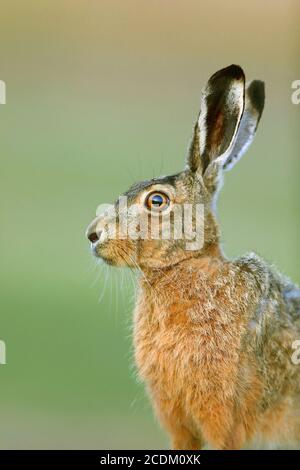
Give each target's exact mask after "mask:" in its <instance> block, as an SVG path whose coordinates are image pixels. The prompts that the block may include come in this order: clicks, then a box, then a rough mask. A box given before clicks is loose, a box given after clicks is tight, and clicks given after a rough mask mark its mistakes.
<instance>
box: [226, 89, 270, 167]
mask: <svg viewBox="0 0 300 470" xmlns="http://www.w3.org/2000/svg"><path fill="white" fill-rule="evenodd" d="M264 104H265V85H264V82H261V81H260V80H254V81H253V82H251V83H249V85H248V86H247V89H246V97H245V110H244V113H243V117H242V120H241V123H240V126H239V130H238V133H237V136H236V138H235V141H234V145H233V147H232V150H231V152H230V155H229V156H228V157H227V159H226V160H225V161H224V163H223V169H224V170H226V171H227V170H230V169H231V168H232V167H233V166H234V165H235V164H236V163H237V162H238V161H239V159H240V158H241V157H242V156H243V155H244V153H245V152H246V151H247V149H248V147H249V145H250V144H251V142H252V140H253V139H254V135H255V132H256V129H257V126H258V123H259V121H260V118H261V115H262V112H263V109H264Z"/></svg>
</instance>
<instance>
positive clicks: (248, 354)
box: [87, 65, 300, 450]
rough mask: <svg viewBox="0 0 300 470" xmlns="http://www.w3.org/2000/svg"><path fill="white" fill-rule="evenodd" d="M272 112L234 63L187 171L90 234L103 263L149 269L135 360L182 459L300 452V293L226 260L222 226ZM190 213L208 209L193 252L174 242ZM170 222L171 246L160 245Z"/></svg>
mask: <svg viewBox="0 0 300 470" xmlns="http://www.w3.org/2000/svg"><path fill="white" fill-rule="evenodd" d="M263 107H264V84H263V83H262V82H261V81H253V82H251V83H249V84H248V85H246V84H245V76H244V73H243V70H242V69H241V68H240V67H239V66H236V65H231V66H229V67H227V68H224V69H222V70H220V71H218V72H217V73H215V74H214V75H213V76H212V77H211V78H210V80H209V82H208V84H207V86H206V87H205V88H204V90H203V91H202V95H201V104H200V112H199V116H198V119H197V122H196V124H195V126H194V130H193V136H192V140H191V144H190V146H189V150H188V153H187V158H186V165H185V169H184V170H183V171H182V172H181V173H178V174H176V175H173V176H164V177H159V178H154V179H152V180H149V181H143V182H141V183H138V184H135V185H133V186H132V187H131V188H130V189H129V191H127V192H126V193H125V194H124V195H123V198H126V201H127V210H125V209H124V207H125V206H124V207H123V206H122V208H121V202H120V199H119V200H118V201H117V202H116V203H115V204H114V206H113V210H112V211H106V213H105V214H102V215H100V216H98V217H97V218H96V219H95V220H94V221H93V222H92V223H91V224H90V226H89V227H88V230H87V236H88V238H89V240H90V241H91V245H92V251H93V253H94V254H95V255H96V256H97V257H100V258H102V259H103V260H104V261H106V262H107V263H109V264H111V265H115V266H121V265H123V266H124V265H126V266H129V267H133V268H138V270H139V281H138V296H137V300H136V307H135V314H134V347H135V360H136V365H137V368H138V372H139V376H140V377H141V379H142V380H143V381H144V382H145V384H146V387H147V391H148V393H149V395H150V397H151V400H152V403H153V407H154V409H155V412H156V414H157V416H158V418H159V420H160V422H161V424H162V425H163V427H164V428H165V429H166V430H167V431H168V433H169V435H170V438H171V445H172V448H173V449H186V450H189V449H201V448H203V447H204V446H205V447H209V448H213V449H240V448H242V447H243V448H245V447H246V448H291V447H294V448H297V447H300V369H299V367H300V366H297V365H295V364H294V363H293V361H292V355H293V352H294V349H293V344H294V342H295V341H296V340H297V339H300V315H299V314H300V290H299V288H297V287H296V286H295V285H294V284H292V283H291V282H290V281H289V280H288V279H287V278H285V277H284V276H282V275H281V274H279V273H278V272H277V271H276V270H274V269H273V268H272V267H270V266H269V264H268V263H266V262H265V261H264V260H263V259H261V258H260V257H258V256H257V255H256V254H252V253H251V254H247V255H246V256H243V257H241V258H239V259H236V260H234V261H230V260H228V259H227V258H226V257H225V255H224V254H223V252H222V249H221V247H220V235H219V227H218V223H217V221H216V218H215V203H216V198H217V194H218V191H219V189H220V186H221V183H222V176H223V171H224V170H228V169H230V168H231V167H232V166H233V165H234V164H235V163H236V162H237V161H238V160H239V158H240V157H241V156H242V154H243V153H244V152H245V150H246V149H247V148H248V146H249V144H250V143H251V141H252V139H253V137H254V134H255V131H256V128H257V125H258V122H259V120H260V117H261V114H262V111H263ZM122 204H123V202H122ZM187 206H193V208H195V207H196V206H199V207H200V208H202V209H201V210H202V212H201V211H200V212H199V214H200V215H201V227H202V238H201V237H200V238H201V240H202V242H201V244H199V246H194V247H193V248H192V249H191V248H190V247H187V240H191V238H189V237H187V236H186V235H183V236H182V237H181V236H178V234H177V236H175V234H174V233H175V230H178V225H179V228H182V227H181V226H180V224H182V225H183V224H184V218H183V217H182V218H181V219H180V217H177V218H176V214H175V208H176V210H177V215H178V213H179V212H180V211H179V212H178V208H179V209H180V208H182V209H184V208H186V207H187ZM125 213H126V214H125ZM124 214H125V215H126V217H125V215H124ZM137 214H140V215H141V214H142V216H141V217H140V219H139V223H138V224H137V226H136V227H135V229H134V230H133V231H132V230H131V232H133V233H131V236H130V234H129V232H128V230H127V232H126V233H125V232H124V220H125V219H126V220H125V222H126V224H127V225H126V227H127V229H128V227H129V226H132V224H133V223H134V221H135V220H136V217H137ZM196 216H197V214H196V211H195V210H194V209H193V210H192V216H191V217H190V222H191V223H192V224H193V226H194V224H195V222H196ZM167 220H168V221H169V231H168V236H153V225H154V226H155V225H156V229H157V227H158V230H159V231H160V232H159V233H162V232H163V227H164V223H165V222H166V221H167ZM178 220H179V222H178ZM180 220H181V221H180ZM121 222H122V223H121ZM141 222H143V224H142V223H141ZM121 225H122V227H121ZM133 225H134V224H133ZM142 225H144V227H142ZM145 225H146V229H145ZM131 228H132V227H131ZM154 232H155V230H154ZM133 235H135V236H133ZM156 235H157V233H156Z"/></svg>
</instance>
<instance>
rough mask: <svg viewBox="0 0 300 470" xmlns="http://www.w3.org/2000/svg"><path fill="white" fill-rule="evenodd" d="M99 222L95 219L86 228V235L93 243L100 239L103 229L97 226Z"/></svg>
mask: <svg viewBox="0 0 300 470" xmlns="http://www.w3.org/2000/svg"><path fill="white" fill-rule="evenodd" d="M98 222H99V220H98V219H95V220H93V222H92V223H91V224H90V225H89V226H88V228H87V230H86V236H87V238H88V239H89V241H90V242H91V243H96V242H97V241H98V240H99V239H100V236H101V230H99V227H97V225H98Z"/></svg>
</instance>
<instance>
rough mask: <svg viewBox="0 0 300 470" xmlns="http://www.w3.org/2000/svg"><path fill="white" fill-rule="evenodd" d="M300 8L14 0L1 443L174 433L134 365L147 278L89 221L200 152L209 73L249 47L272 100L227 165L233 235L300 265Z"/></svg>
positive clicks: (233, 251) (3, 152)
mask: <svg viewBox="0 0 300 470" xmlns="http://www.w3.org/2000/svg"><path fill="white" fill-rule="evenodd" d="M299 10H300V8H299V3H298V5H297V1H296V0H295V1H272V2H271V1H266V2H261V1H258V0H253V1H252V2H250V3H248V2H247V3H246V2H239V1H238V0H236V1H234V0H227V1H226V2H223V1H221V0H219V1H216V0H213V1H201V2H200V1H196V0H185V1H176V0H173V1H171V0H169V1H167V0H159V1H158V0H151V1H149V0H148V1H146V0H110V1H108V0H105V1H100V0H99V1H96V0H90V1H88V2H86V1H84V0H73V1H71V0H59V1H58V0H52V1H50V0H47V1H37V0H36V1H32V0H30V1H26V2H24V1H15V0H9V1H7V0H6V1H5V0H4V1H2V2H1V5H0V79H1V80H4V81H5V82H6V85H7V104H6V105H1V106H0V159H1V170H0V188H1V219H0V220H1V232H0V237H1V243H0V247H1V260H0V262H1V265H0V266H1V272H0V309H1V314H0V339H2V340H4V341H5V343H6V347H7V364H6V365H0V447H1V448H111V449H112V448H123V449H124V448H132V449H134V448H163V447H166V446H167V445H168V441H167V438H166V436H165V434H164V432H163V431H161V430H160V428H159V425H158V424H157V423H156V421H155V418H154V417H153V415H152V412H151V407H150V405H149V404H148V401H147V398H146V397H145V394H144V389H143V386H142V385H141V384H139V383H138V380H137V378H136V375H135V371H134V366H133V361H132V346H131V311H132V306H133V295H134V287H133V282H132V278H131V276H130V274H129V273H127V271H126V270H112V269H109V268H106V270H105V269H103V268H102V269H101V267H100V266H99V265H97V262H96V261H95V260H94V259H92V257H91V256H90V252H89V246H88V243H87V241H86V239H85V236H84V232H85V228H86V226H87V224H88V223H89V222H90V221H91V220H92V218H93V217H94V215H95V210H96V207H97V205H98V204H100V203H104V202H111V201H113V200H115V199H116V197H117V196H118V195H119V194H120V193H121V192H123V191H125V190H126V189H127V188H128V186H129V185H131V184H132V183H133V182H134V181H137V180H140V179H144V178H149V177H152V176H154V175H159V174H170V173H175V172H177V171H179V170H180V169H181V168H182V167H183V158H184V154H185V151H186V146H187V143H188V141H189V138H190V134H191V130H192V124H193V121H194V119H195V117H196V115H197V112H198V103H199V95H200V89H201V87H202V86H203V85H204V83H205V82H206V80H207V79H208V78H209V76H210V75H211V74H212V73H214V72H215V71H216V70H218V69H219V68H222V67H223V66H226V65H229V64H231V63H238V64H240V65H242V66H243V67H244V69H245V71H246V74H247V77H248V78H249V79H252V78H261V79H264V80H265V81H266V84H267V102H266V109H265V113H264V116H263V119H262V121H261V125H260V128H259V130H258V134H257V138H256V140H255V142H254V144H253V145H252V147H251V148H250V150H249V151H248V154H247V156H246V157H245V158H244V159H243V160H242V161H241V162H240V163H239V164H238V165H237V166H236V167H235V168H234V169H233V171H232V172H230V173H228V174H227V175H226V181H225V187H224V189H223V192H222V194H221V197H220V201H219V217H220V219H221V223H222V233H223V241H224V248H225V252H226V253H227V254H228V255H229V256H238V255H240V254H242V253H244V252H245V251H249V250H256V251H258V252H259V253H260V254H262V255H264V256H265V257H266V258H267V259H269V260H271V261H272V262H274V263H275V264H276V265H277V266H278V267H279V268H280V269H281V270H282V271H283V272H285V273H286V274H287V275H289V276H290V277H292V278H293V279H294V280H295V281H296V282H300V267H299V183H298V181H299V130H298V126H299V113H300V106H296V105H293V104H292V102H291V83H292V81H293V80H296V79H300V68H299V63H298V62H297V58H298V57H299V53H298V52H299V51H298V49H297V46H298V43H299V40H298V39H299V38H298V37H297V31H298V29H299V28H298V27H299V18H300V15H299ZM297 28H298V29H297ZM99 298H101V299H100V301H99Z"/></svg>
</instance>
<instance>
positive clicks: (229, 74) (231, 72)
mask: <svg viewBox="0 0 300 470" xmlns="http://www.w3.org/2000/svg"><path fill="white" fill-rule="evenodd" d="M218 79H222V80H224V79H225V80H237V81H245V74H244V71H243V69H242V67H240V66H239V65H235V64H232V65H229V66H228V67H225V68H223V69H221V70H218V72H216V73H215V74H214V75H213V76H212V77H211V79H210V81H216V80H218Z"/></svg>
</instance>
